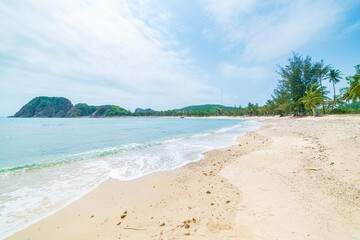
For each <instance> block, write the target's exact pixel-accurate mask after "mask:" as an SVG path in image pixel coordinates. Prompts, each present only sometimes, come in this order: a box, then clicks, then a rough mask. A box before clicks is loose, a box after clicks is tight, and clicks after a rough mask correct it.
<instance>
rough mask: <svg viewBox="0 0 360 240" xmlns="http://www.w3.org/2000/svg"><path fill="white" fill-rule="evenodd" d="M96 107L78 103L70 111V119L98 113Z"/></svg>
mask: <svg viewBox="0 0 360 240" xmlns="http://www.w3.org/2000/svg"><path fill="white" fill-rule="evenodd" d="M96 108H97V107H96V106H89V105H87V104H86V103H78V104H75V106H74V107H73V108H72V109H71V110H70V112H69V113H68V117H87V116H91V115H92V114H93V113H94V112H95V111H96Z"/></svg>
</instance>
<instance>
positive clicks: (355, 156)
mask: <svg viewBox="0 0 360 240" xmlns="http://www.w3.org/2000/svg"><path fill="white" fill-rule="evenodd" d="M246 119H255V120H257V121H261V122H263V123H264V126H263V127H262V128H261V129H260V130H258V131H253V132H247V133H246V134H245V135H244V136H240V137H239V138H238V139H237V144H236V145H234V146H231V147H225V148H221V149H217V150H212V151H210V152H206V153H204V154H203V155H204V159H202V160H200V161H197V162H193V163H189V164H187V165H185V166H183V167H181V168H178V169H175V170H169V171H162V172H158V173H153V174H150V175H147V176H145V177H141V178H138V179H136V180H131V181H120V180H116V179H109V180H107V181H105V182H103V183H102V184H101V185H100V186H98V187H97V188H96V189H94V190H93V191H92V192H90V193H88V194H87V195H85V196H84V197H82V198H80V199H79V200H77V201H75V202H74V203H72V204H70V205H69V206H67V207H65V208H64V209H62V210H60V211H58V212H56V213H54V214H53V215H51V216H49V217H47V218H45V219H43V220H41V221H39V222H37V223H35V224H33V225H31V226H30V227H28V228H26V229H25V230H23V231H20V232H18V233H16V234H14V235H12V236H11V237H9V239H334V240H335V239H358V237H359V236H360V227H359V226H360V204H359V203H360V202H359V194H360V185H359V183H360V164H359V156H360V148H359V146H360V139H359V136H360V117H359V116H354V115H353V116H347V115H343V116H324V117H319V118H314V117H303V118H291V117H282V118H279V117H254V118H246Z"/></svg>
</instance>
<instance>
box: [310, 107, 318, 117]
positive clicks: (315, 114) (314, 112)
mask: <svg viewBox="0 0 360 240" xmlns="http://www.w3.org/2000/svg"><path fill="white" fill-rule="evenodd" d="M311 110H312V112H313V115H314V117H316V116H317V113H316V111H315V108H314V107H311Z"/></svg>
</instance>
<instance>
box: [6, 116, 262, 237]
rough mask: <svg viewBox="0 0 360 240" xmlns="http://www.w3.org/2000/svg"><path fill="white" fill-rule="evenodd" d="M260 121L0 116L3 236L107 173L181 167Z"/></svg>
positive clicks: (130, 175) (124, 175)
mask: <svg viewBox="0 0 360 240" xmlns="http://www.w3.org/2000/svg"><path fill="white" fill-rule="evenodd" d="M259 126H260V124H259V123H258V122H255V121H242V120H229V119H186V118H185V119H179V118H105V119H103V118H102V119H94V118H69V119H63V118H57V119H56V118H52V119H50V118H0V237H5V236H8V235H9V234H11V233H13V232H14V231H17V230H20V229H21V228H24V227H25V226H28V225H29V224H31V223H32V222H34V221H36V220H38V219H40V218H43V217H45V216H47V215H49V214H50V213H52V212H54V211H56V210H58V209H60V208H62V207H64V206H66V205H67V204H69V203H71V202H72V201H74V200H75V199H77V198H79V197H81V196H83V195H84V194H86V193H87V192H89V191H90V190H91V189H93V188H95V187H96V186H98V185H99V184H100V183H101V182H103V181H104V180H106V179H107V178H109V177H112V178H116V179H120V180H131V179H134V178H138V177H141V176H144V175H146V174H149V173H152V172H156V171H163V170H168V169H174V168H177V167H180V166H183V165H185V164H186V163H189V162H193V161H197V160H200V159H201V158H202V155H201V153H203V152H206V151H209V150H212V149H215V148H221V147H225V146H230V145H232V144H234V142H235V139H236V137H237V136H239V135H242V134H244V133H245V132H246V131H250V130H256V129H257V128H259Z"/></svg>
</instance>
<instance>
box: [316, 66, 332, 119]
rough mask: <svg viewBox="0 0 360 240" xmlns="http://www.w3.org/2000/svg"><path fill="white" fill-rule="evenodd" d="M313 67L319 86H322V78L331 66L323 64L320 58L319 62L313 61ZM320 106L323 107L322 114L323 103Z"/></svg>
mask: <svg viewBox="0 0 360 240" xmlns="http://www.w3.org/2000/svg"><path fill="white" fill-rule="evenodd" d="M314 67H315V72H316V76H317V78H318V80H319V83H320V87H323V85H322V80H323V78H324V77H325V76H326V75H327V74H328V73H329V71H330V69H331V66H330V65H324V60H321V62H318V63H315V65H314ZM322 107H323V114H325V105H324V104H323V105H322Z"/></svg>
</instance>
